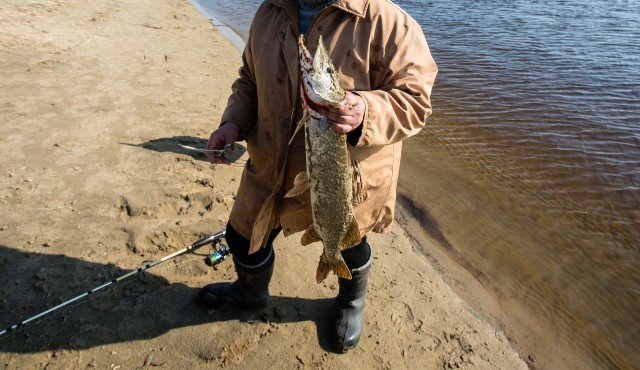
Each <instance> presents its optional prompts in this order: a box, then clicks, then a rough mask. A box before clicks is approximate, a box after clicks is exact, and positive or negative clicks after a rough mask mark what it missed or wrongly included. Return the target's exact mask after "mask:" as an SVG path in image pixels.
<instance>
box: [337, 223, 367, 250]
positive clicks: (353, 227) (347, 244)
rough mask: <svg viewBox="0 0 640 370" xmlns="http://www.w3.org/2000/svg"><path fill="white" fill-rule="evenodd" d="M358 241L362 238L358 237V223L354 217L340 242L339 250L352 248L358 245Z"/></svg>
mask: <svg viewBox="0 0 640 370" xmlns="http://www.w3.org/2000/svg"><path fill="white" fill-rule="evenodd" d="M360 240H362V237H361V236H360V228H359V227H358V222H357V221H356V219H355V217H354V218H353V220H352V221H351V224H350V225H349V229H348V230H347V233H346V234H345V235H344V237H343V238H342V241H340V250H342V251H343V250H345V249H349V248H351V247H354V246H356V245H358V244H360Z"/></svg>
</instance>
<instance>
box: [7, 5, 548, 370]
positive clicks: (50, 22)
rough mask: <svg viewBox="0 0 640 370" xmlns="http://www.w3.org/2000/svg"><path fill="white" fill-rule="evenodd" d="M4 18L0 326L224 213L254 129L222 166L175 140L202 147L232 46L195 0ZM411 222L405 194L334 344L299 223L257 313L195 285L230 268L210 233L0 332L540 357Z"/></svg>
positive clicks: (288, 364)
mask: <svg viewBox="0 0 640 370" xmlns="http://www.w3.org/2000/svg"><path fill="white" fill-rule="evenodd" d="M0 18H1V19H3V26H2V29H1V30H0V48H1V50H2V52H1V53H0V120H1V122H2V124H1V125H0V140H1V141H2V145H1V146H0V154H1V155H0V163H1V166H2V172H1V174H0V253H1V255H2V258H0V268H2V274H1V276H0V327H2V328H5V327H8V326H9V325H12V324H14V323H16V322H18V321H20V320H22V319H25V318H27V317H30V316H33V315H35V314H37V313H40V312H42V311H44V310H46V309H47V308H50V307H53V306H55V305H57V304H59V303H61V302H63V301H66V300H68V299H70V298H73V297H74V296H76V295H78V294H80V293H82V292H84V291H86V290H88V289H91V288H94V287H96V286H98V285H100V284H102V283H103V282H105V281H108V280H110V279H113V278H116V277H118V276H121V275H122V274H125V273H126V272H129V271H131V270H134V269H136V268H138V267H139V266H141V265H143V264H144V263H148V262H150V261H154V260H157V259H159V258H162V257H164V256H166V255H169V254H171V253H172V252H175V251H177V250H180V249H182V248H185V247H187V246H189V245H190V244H191V243H193V242H194V241H196V240H198V239H199V238H201V237H203V236H205V235H207V234H213V233H216V232H218V231H220V230H222V229H223V228H224V225H225V224H226V220H227V217H228V214H229V211H230V208H231V205H232V204H233V201H234V197H235V191H236V188H237V185H238V181H239V179H240V175H241V172H242V166H243V164H244V163H245V161H246V159H247V158H246V153H244V151H243V145H242V144H243V143H239V145H238V148H237V149H236V152H235V153H234V155H233V159H234V161H233V163H232V164H231V165H230V166H224V165H218V166H214V165H210V164H209V163H208V162H207V161H206V159H205V158H204V156H202V155H200V154H198V153H193V152H190V151H188V150H186V149H183V148H181V147H180V144H183V145H190V146H196V147H203V146H204V145H205V143H206V139H207V138H208V136H209V134H210V133H211V131H212V130H213V129H214V128H215V127H216V126H217V125H218V123H219V118H220V115H221V114H222V110H223V109H224V106H225V104H226V101H227V97H228V94H229V93H230V92H231V89H230V86H231V83H232V81H233V80H234V79H235V77H236V74H237V69H238V66H239V64H240V54H239V52H238V51H237V50H236V48H234V46H233V45H232V44H231V42H229V41H228V40H227V39H226V38H225V37H224V35H223V34H222V33H220V32H219V31H218V30H216V29H215V28H214V26H213V25H212V24H211V23H210V22H209V20H208V19H207V18H206V17H204V16H203V15H202V14H201V13H200V12H198V10H197V9H196V8H195V7H194V6H193V5H192V4H191V3H190V2H189V1H186V0H162V1H157V0H156V1H153V0H140V1H117V0H105V1H100V2H81V1H74V0H33V1H28V2H25V1H20V0H8V1H4V2H3V4H2V5H0ZM403 226H404V227H406V228H411V227H413V228H416V227H419V225H416V222H415V220H412V219H411V217H410V216H409V215H407V213H405V212H402V211H401V212H399V218H398V222H397V223H396V225H395V226H394V228H393V231H392V232H391V233H389V234H385V235H377V234H373V235H371V237H370V239H371V244H372V245H373V246H374V258H375V259H374V265H373V269H372V275H371V280H370V285H369V289H368V301H367V306H366V309H365V321H366V327H365V332H364V334H363V337H362V340H361V342H360V345H359V346H358V347H357V348H356V349H355V350H353V351H352V352H350V353H348V354H345V355H340V354H335V353H333V352H331V350H330V347H329V344H328V332H329V328H330V324H331V316H332V312H333V311H332V310H333V297H335V295H336V294H337V280H336V278H335V276H331V277H330V278H328V279H327V280H325V282H324V283H322V284H319V285H318V284H316V283H315V268H316V264H317V261H318V257H319V255H320V253H321V248H322V247H321V245H320V244H317V243H316V244H314V245H311V246H308V247H302V246H301V245H300V243H299V235H294V236H292V237H290V238H283V237H280V238H279V239H277V240H276V243H275V247H276V253H277V256H276V270H275V274H274V278H273V281H272V284H271V294H272V296H273V297H272V299H271V301H270V303H269V305H268V307H267V308H266V309H264V310H262V311H258V312H244V311H237V310H233V309H224V310H218V311H210V312H207V311H205V310H203V309H202V308H200V307H198V306H197V305H196V304H195V302H194V300H193V298H194V296H195V294H196V292H197V291H198V290H199V288H200V287H201V286H203V285H205V284H208V283H210V282H214V281H223V280H231V279H233V276H234V273H233V269H232V263H231V262H229V261H227V262H225V263H223V264H221V265H219V266H217V268H215V269H214V268H211V267H209V266H207V265H206V264H205V263H204V261H203V256H204V255H205V254H206V252H207V250H206V248H202V249H200V250H198V251H197V252H196V253H194V254H185V255H181V256H179V257H176V258H174V259H171V260H170V261H168V262H166V263H164V264H161V265H159V266H156V267H154V268H152V269H149V270H148V271H147V272H145V273H142V274H138V275H137V276H136V277H135V278H132V279H129V280H127V281H123V282H122V283H119V284H116V285H114V286H113V287H110V288H108V289H105V290H103V291H101V292H100V293H96V294H95V295H91V296H90V297H88V298H87V299H84V300H81V301H79V302H76V303H74V304H72V305H69V306H67V307H65V308H64V309H61V310H59V311H56V312H55V313H53V314H51V315H47V316H46V317H45V318H44V319H42V320H38V321H37V322H35V323H31V324H30V325H28V326H26V327H24V328H22V329H20V330H18V331H14V332H11V333H10V334H8V335H4V336H2V337H0V364H2V365H3V366H4V368H5V369H31V368H33V369H44V368H46V369H75V368H82V369H85V368H96V369H114V370H116V369H138V368H142V367H158V366H161V367H164V368H169V369H194V368H212V367H222V366H224V367H230V368H257V367H261V368H274V369H275V368H278V369H290V368H331V369H335V368H349V367H350V368H359V369H360V368H362V369H369V368H390V369H402V368H419V369H438V368H445V369H446V368H462V369H526V368H527V367H528V365H529V366H531V367H533V366H534V363H533V362H532V358H531V357H529V358H527V360H526V361H525V359H524V358H525V357H528V356H526V355H522V356H521V355H520V354H518V353H517V352H516V351H515V350H514V349H513V347H512V343H510V342H509V340H508V339H507V338H506V336H505V335H504V334H503V332H502V331H501V330H499V329H498V328H496V327H494V326H492V325H490V324H489V323H488V321H487V320H483V319H482V318H481V317H480V316H479V315H478V314H477V313H476V312H474V311H473V310H472V309H471V308H470V306H468V305H467V304H466V303H465V302H464V301H463V300H462V299H460V298H459V297H458V296H457V295H456V294H455V293H454V292H453V291H452V289H451V288H450V287H449V286H448V285H447V284H446V283H445V282H444V280H443V278H442V276H440V274H439V272H438V270H437V269H436V268H434V266H433V265H432V263H431V262H430V260H429V259H428V258H427V257H425V256H423V255H422V254H421V253H419V252H418V249H417V248H416V244H415V243H416V242H417V241H416V239H415V238H413V237H411V236H410V235H411V234H412V233H411V230H410V229H405V228H403ZM421 242H422V241H421ZM422 247H423V249H424V247H425V246H424V245H422ZM427 247H428V246H427ZM433 248H436V247H435V246H433ZM533 360H535V359H533ZM527 362H528V364H527Z"/></svg>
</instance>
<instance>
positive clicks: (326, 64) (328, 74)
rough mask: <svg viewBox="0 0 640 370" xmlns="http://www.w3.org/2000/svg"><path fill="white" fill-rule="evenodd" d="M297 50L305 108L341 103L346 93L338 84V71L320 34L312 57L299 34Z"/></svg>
mask: <svg viewBox="0 0 640 370" xmlns="http://www.w3.org/2000/svg"><path fill="white" fill-rule="evenodd" d="M298 52H299V56H300V70H301V72H302V98H303V102H304V104H305V108H310V109H311V110H314V111H316V110H317V109H318V108H330V107H336V106H339V105H341V104H343V103H344V102H345V98H346V93H345V92H344V90H343V89H342V87H341V86H340V78H339V77H338V72H337V71H336V69H335V67H334V65H333V62H332V61H331V59H330V58H329V53H328V52H327V49H326V47H325V46H324V43H323V42H322V36H320V38H319V39H318V47H317V48H316V52H315V54H314V55H313V57H312V56H311V53H310V52H309V50H308V49H307V47H306V46H305V45H304V37H303V36H302V35H300V38H299V39H298Z"/></svg>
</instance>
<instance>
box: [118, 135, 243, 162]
mask: <svg viewBox="0 0 640 370" xmlns="http://www.w3.org/2000/svg"><path fill="white" fill-rule="evenodd" d="M120 144H123V145H128V146H133V147H139V148H144V149H148V150H152V151H154V152H159V153H167V152H169V153H175V154H183V155H188V156H190V157H192V158H193V159H196V160H199V161H204V162H208V160H207V156H206V155H204V153H201V152H197V151H194V150H190V149H186V148H183V147H182V146H181V145H186V146H190V147H194V148H201V149H205V148H206V147H207V140H206V139H202V138H199V137H193V136H173V137H166V138H160V139H154V140H149V141H147V142H146V143H142V144H129V143H120ZM234 146H235V149H234V151H233V153H230V154H229V153H227V154H225V157H226V158H227V159H228V160H229V161H231V163H234V162H236V161H238V159H239V158H240V157H241V156H242V155H243V154H244V153H245V152H246V151H247V149H246V148H245V146H244V145H242V144H239V143H235V144H234Z"/></svg>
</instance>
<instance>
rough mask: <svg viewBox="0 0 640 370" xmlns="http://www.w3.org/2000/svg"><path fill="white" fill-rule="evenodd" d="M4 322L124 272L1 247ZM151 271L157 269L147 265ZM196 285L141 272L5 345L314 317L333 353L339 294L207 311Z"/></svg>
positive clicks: (55, 344) (0, 313) (0, 315)
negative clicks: (250, 308) (331, 340)
mask: <svg viewBox="0 0 640 370" xmlns="http://www.w3.org/2000/svg"><path fill="white" fill-rule="evenodd" d="M0 270H1V271H2V274H0V291H1V292H2V293H1V294H2V295H1V296H0V328H3V329H5V328H8V327H10V326H12V325H14V324H16V323H18V322H20V321H22V320H25V319H27V318H29V317H33V316H35V315H37V314H39V313H41V312H44V311H46V310H47V309H49V308H51V307H54V306H56V305H58V304H60V303H63V302H65V301H67V300H69V299H72V298H74V297H76V296H78V295H80V294H82V293H84V292H86V291H87V290H89V289H93V288H95V287H97V286H99V285H101V284H102V283H104V282H106V281H109V280H111V279H114V278H117V277H119V276H122V275H124V274H125V273H127V272H129V271H131V270H123V269H121V268H118V267H117V266H115V265H112V264H99V263H93V262H87V261H83V260H80V259H75V258H69V257H65V256H62V255H49V254H39V253H26V252H22V251H19V250H16V249H14V248H10V247H7V246H4V245H0ZM149 271H153V269H151V270H149ZM197 292H198V289H197V288H192V287H189V286H186V285H184V284H169V283H168V281H167V280H166V279H164V278H163V277H160V276H157V275H153V274H151V273H149V272H143V273H139V274H136V275H134V276H133V277H131V278H130V279H126V280H123V281H121V282H119V283H116V284H113V285H112V286H110V287H108V288H105V289H103V290H100V291H98V292H96V293H94V294H91V295H89V296H88V297H86V298H83V299H81V300H79V301H77V302H74V303H72V304H70V305H67V306H64V307H63V308H61V309H59V310H57V311H54V312H52V313H51V314H49V315H47V316H44V317H43V318H42V319H39V320H36V321H33V322H30V323H28V324H27V325H25V326H22V327H21V328H19V329H18V330H14V331H10V332H8V333H7V334H5V335H3V336H1V337H0V351H3V352H19V353H20V352H21V353H31V352H40V351H45V350H50V351H51V350H59V349H76V350H77V349H86V348H90V347H95V346H98V345H103V344H109V343H117V342H128V341H132V340H141V339H142V340H144V339H150V338H154V337H157V336H159V335H162V334H163V333H166V332H168V331H169V330H172V329H176V328H181V327H187V326H195V325H203V324H211V323H215V322H225V321H231V320H237V321H240V322H247V323H251V322H273V323H290V322H302V321H312V322H314V323H315V324H316V328H317V333H318V341H319V343H320V345H321V346H322V348H323V349H325V350H327V351H330V350H331V349H330V348H331V346H330V344H329V343H328V335H329V332H328V330H329V329H330V326H329V323H330V322H331V314H332V312H333V307H334V303H333V302H334V300H333V299H328V298H327V299H302V298H295V297H272V298H271V300H270V301H269V305H268V307H267V308H265V309H264V310H259V311H242V310H237V309H232V308H227V309H221V310H217V311H216V312H215V313H208V312H206V310H204V309H203V308H201V307H199V306H198V305H197V304H196V303H195V300H194V297H195V295H196V293H197Z"/></svg>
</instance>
